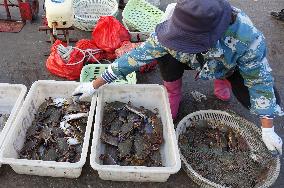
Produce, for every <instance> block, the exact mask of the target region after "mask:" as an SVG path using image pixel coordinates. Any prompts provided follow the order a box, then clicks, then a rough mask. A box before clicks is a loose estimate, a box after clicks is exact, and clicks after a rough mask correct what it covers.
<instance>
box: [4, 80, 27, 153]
mask: <svg viewBox="0 0 284 188" xmlns="http://www.w3.org/2000/svg"><path fill="white" fill-rule="evenodd" d="M26 92H27V87H26V86H24V85H21V84H7V83H0V113H1V114H10V115H9V118H8V120H7V122H6V123H5V125H4V127H3V129H2V131H0V148H1V147H2V144H3V142H4V139H5V138H6V136H7V134H8V131H9V130H10V128H11V126H12V123H13V122H14V120H15V118H16V116H17V114H18V112H19V110H20V108H21V106H22V104H23V101H24V98H25V95H26Z"/></svg>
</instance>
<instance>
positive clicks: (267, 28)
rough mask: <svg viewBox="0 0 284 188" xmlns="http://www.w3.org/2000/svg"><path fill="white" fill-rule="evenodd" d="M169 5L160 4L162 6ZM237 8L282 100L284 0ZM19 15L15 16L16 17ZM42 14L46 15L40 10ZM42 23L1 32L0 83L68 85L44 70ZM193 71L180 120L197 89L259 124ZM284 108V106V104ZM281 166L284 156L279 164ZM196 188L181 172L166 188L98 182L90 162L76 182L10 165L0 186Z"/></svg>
mask: <svg viewBox="0 0 284 188" xmlns="http://www.w3.org/2000/svg"><path fill="white" fill-rule="evenodd" d="M169 2H172V1H171V0H162V7H163V8H164V7H165V5H166V4H167V3H169ZM231 2H232V4H233V5H235V6H237V7H239V8H241V9H243V10H244V11H245V12H246V13H247V14H248V15H249V16H250V17H251V19H252V21H253V22H254V23H255V25H256V26H257V27H258V28H259V29H260V30H261V31H263V33H264V35H265V37H266V39H267V44H268V48H269V52H268V59H269V61H270V65H271V67H272V69H273V75H274V76H275V84H276V86H277V87H278V90H279V91H280V96H281V98H282V101H283V100H284V74H283V72H284V64H283V63H284V62H283V59H284V22H280V21H277V20H274V19H272V18H271V16H270V14H269V13H270V11H279V10H281V9H283V8H284V1H283V0H258V1H253V0H250V1H248V0H232V1H231ZM0 8H1V9H0V18H4V17H3V16H4V10H3V9H2V7H0ZM16 11H17V10H15V11H13V12H16ZM41 13H43V11H41ZM39 25H40V20H38V21H36V22H35V23H32V24H31V23H27V24H26V25H25V27H24V28H23V30H22V31H21V32H20V33H16V34H15V33H0V82H1V83H2V82H8V83H18V84H25V85H26V86H27V87H30V86H31V84H32V83H33V82H34V81H36V80H47V79H48V80H50V79H53V80H64V79H61V78H58V77H56V76H53V75H51V74H50V73H49V72H48V71H47V70H46V68H45V61H46V59H47V57H46V56H45V54H48V52H49V47H50V46H49V44H47V43H46V42H45V40H46V39H47V38H48V37H47V36H46V35H45V33H44V32H38V26H39ZM71 35H72V37H77V38H78V39H81V38H90V36H91V34H90V33H88V32H81V31H79V30H76V31H74V32H72V33H71ZM194 75H195V72H193V71H186V72H185V74H184V77H183V99H182V103H181V107H180V114H179V116H178V119H179V120H180V119H182V117H184V116H185V115H187V114H189V113H191V112H193V111H195V110H196V109H197V108H198V107H196V106H194V102H193V100H192V99H191V97H190V92H191V91H193V90H197V91H200V92H202V93H203V94H205V95H207V96H208V97H209V98H210V101H211V102H210V103H208V104H206V106H205V107H206V108H208V109H231V110H233V111H235V112H237V113H238V114H239V115H241V116H243V117H245V118H246V119H248V120H250V121H253V122H255V123H256V124H258V125H259V121H258V119H257V117H255V116H253V115H250V114H249V112H248V111H247V110H246V109H244V108H243V107H242V106H241V105H240V104H239V103H238V102H237V101H236V99H235V98H232V99H231V101H230V102H228V103H224V102H220V101H217V100H216V99H214V96H213V95H212V94H213V88H212V82H205V81H194V79H193V77H194ZM138 82H139V83H161V78H160V76H159V70H155V71H153V72H151V73H147V74H143V75H140V74H138ZM282 107H283V104H282ZM274 125H275V128H276V130H277V132H278V133H279V135H280V136H281V137H282V138H283V139H284V129H283V128H284V127H283V126H284V118H283V117H282V118H276V119H275V121H274ZM281 162H282V164H283V157H282V159H281ZM121 186H124V187H177V186H178V187H197V186H196V185H195V184H194V183H193V182H192V181H191V180H190V179H189V177H188V176H187V175H186V173H185V172H184V171H183V170H180V172H179V173H177V174H175V175H171V176H170V178H169V179H168V181H167V182H165V183H135V184H134V183H132V182H112V181H103V180H101V179H100V178H99V177H98V174H97V172H96V171H94V170H93V169H92V168H91V167H90V165H89V158H88V159H87V163H86V165H85V166H84V168H83V171H82V175H81V176H80V177H79V178H78V179H64V178H51V177H38V176H28V175H20V174H16V173H15V172H14V171H13V170H12V169H11V168H10V167H9V166H8V165H2V167H1V169H0V187H1V188H2V187H3V188H6V187H11V188H13V187H87V188H90V187H121ZM273 187H279V188H280V187H284V171H283V169H281V172H280V175H279V177H278V180H277V181H276V183H275V184H274V186H273Z"/></svg>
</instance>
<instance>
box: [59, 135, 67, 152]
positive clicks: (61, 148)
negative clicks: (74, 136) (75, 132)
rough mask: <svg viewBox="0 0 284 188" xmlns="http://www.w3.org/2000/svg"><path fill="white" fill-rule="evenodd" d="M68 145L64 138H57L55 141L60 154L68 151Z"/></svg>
mask: <svg viewBox="0 0 284 188" xmlns="http://www.w3.org/2000/svg"><path fill="white" fill-rule="evenodd" d="M68 149H69V145H68V143H67V140H66V139H65V138H58V139H57V151H58V152H60V153H65V152H66V151H68Z"/></svg>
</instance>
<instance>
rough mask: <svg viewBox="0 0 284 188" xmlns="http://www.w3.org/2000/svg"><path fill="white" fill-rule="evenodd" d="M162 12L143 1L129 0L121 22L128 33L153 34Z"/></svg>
mask: <svg viewBox="0 0 284 188" xmlns="http://www.w3.org/2000/svg"><path fill="white" fill-rule="evenodd" d="M163 14H164V12H163V11H161V10H160V9H158V8H157V7H155V6H153V5H151V4H150V3H148V2H146V1H144V0H129V1H128V3H127V4H126V6H125V8H124V10H123V12H122V17H123V19H122V22H123V24H124V26H125V27H126V28H128V30H129V31H141V32H153V31H154V30H155V27H156V25H157V24H158V23H160V21H161V19H162V16H163Z"/></svg>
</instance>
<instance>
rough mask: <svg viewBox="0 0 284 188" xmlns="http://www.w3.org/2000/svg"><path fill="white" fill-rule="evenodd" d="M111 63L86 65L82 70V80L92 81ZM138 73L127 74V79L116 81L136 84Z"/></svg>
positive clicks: (117, 81) (116, 81)
mask: <svg viewBox="0 0 284 188" xmlns="http://www.w3.org/2000/svg"><path fill="white" fill-rule="evenodd" d="M108 66H109V64H89V65H85V66H84V67H83V69H82V70H81V74H80V82H91V81H93V80H94V79H96V78H97V77H98V76H100V75H101V74H102V73H103V72H104V71H105V70H106V69H107V68H108ZM136 82H137V79H136V73H135V72H132V73H130V74H128V75H127V76H126V80H123V79H118V80H115V81H114V83H119V84H136Z"/></svg>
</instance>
